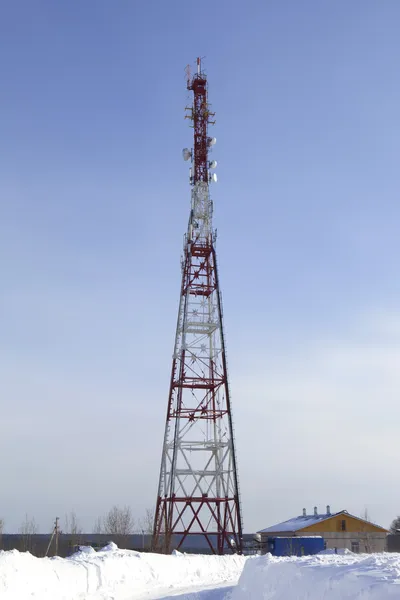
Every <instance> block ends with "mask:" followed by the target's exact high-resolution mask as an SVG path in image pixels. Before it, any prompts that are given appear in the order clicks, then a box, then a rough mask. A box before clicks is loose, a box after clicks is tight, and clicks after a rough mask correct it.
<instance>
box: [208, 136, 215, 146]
mask: <svg viewBox="0 0 400 600" xmlns="http://www.w3.org/2000/svg"><path fill="white" fill-rule="evenodd" d="M216 143H217V138H209V139H208V145H209V146H215V144H216Z"/></svg>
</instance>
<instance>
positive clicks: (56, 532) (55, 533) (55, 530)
mask: <svg viewBox="0 0 400 600" xmlns="http://www.w3.org/2000/svg"><path fill="white" fill-rule="evenodd" d="M59 520H60V519H59V518H58V517H56V520H55V521H54V528H53V532H52V534H51V538H50V541H49V545H48V546H47V550H46V554H45V556H47V555H48V553H49V550H50V548H51V544H52V542H53V540H55V552H54V556H58V536H59V533H60V528H59V526H58V523H59Z"/></svg>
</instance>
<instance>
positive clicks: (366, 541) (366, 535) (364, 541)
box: [359, 507, 376, 554]
mask: <svg viewBox="0 0 400 600" xmlns="http://www.w3.org/2000/svg"><path fill="white" fill-rule="evenodd" d="M361 519H362V520H363V521H367V522H368V523H372V520H371V515H370V513H369V510H368V508H367V507H365V509H364V511H363V512H362V513H361ZM359 541H360V545H361V552H367V553H368V554H369V553H371V552H375V550H376V541H375V539H374V536H373V534H372V533H371V532H370V531H368V525H361V531H360V534H359Z"/></svg>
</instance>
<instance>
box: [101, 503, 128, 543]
mask: <svg viewBox="0 0 400 600" xmlns="http://www.w3.org/2000/svg"><path fill="white" fill-rule="evenodd" d="M134 528H135V521H134V519H133V517H132V512H131V509H130V507H129V506H124V507H123V508H119V507H118V506H113V507H112V508H111V510H109V511H108V513H107V514H106V515H105V517H104V519H103V530H104V533H107V534H109V535H121V536H127V535H131V534H132V533H133V530H134Z"/></svg>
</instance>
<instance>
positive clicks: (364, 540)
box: [298, 531, 387, 553]
mask: <svg viewBox="0 0 400 600" xmlns="http://www.w3.org/2000/svg"><path fill="white" fill-rule="evenodd" d="M298 535H302V536H304V537H305V536H307V535H320V536H322V537H323V538H324V540H325V543H326V548H327V549H334V548H347V550H352V549H353V545H352V542H358V544H359V552H360V553H363V552H385V550H386V538H387V534H386V533H382V532H378V533H376V532H363V531H361V532H360V531H358V532H351V531H340V532H337V531H318V532H317V531H313V532H312V533H311V532H310V533H308V532H305V531H302V532H301V534H300V532H299V533H298Z"/></svg>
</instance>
